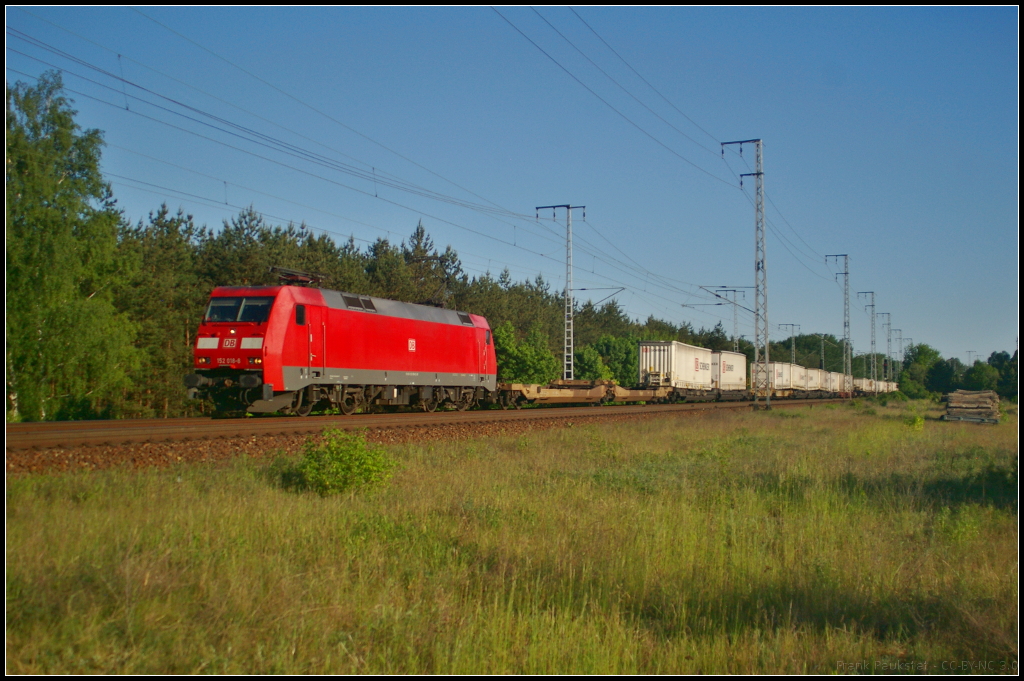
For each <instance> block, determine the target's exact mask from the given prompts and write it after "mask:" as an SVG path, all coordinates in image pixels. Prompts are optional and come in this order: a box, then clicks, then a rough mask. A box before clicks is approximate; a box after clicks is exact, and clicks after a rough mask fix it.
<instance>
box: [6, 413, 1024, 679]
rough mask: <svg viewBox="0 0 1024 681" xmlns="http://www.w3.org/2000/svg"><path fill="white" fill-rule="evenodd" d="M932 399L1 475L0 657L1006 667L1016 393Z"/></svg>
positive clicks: (39, 662)
mask: <svg viewBox="0 0 1024 681" xmlns="http://www.w3.org/2000/svg"><path fill="white" fill-rule="evenodd" d="M927 409H928V406H927V404H926V403H906V402H902V403H892V402H890V404H889V406H882V405H880V404H873V403H869V402H864V403H857V404H854V405H843V406H830V407H816V408H813V409H810V408H806V407H805V408H800V409H786V410H783V409H778V410H775V411H772V412H761V413H748V412H742V413H739V412H737V413H709V414H708V415H706V416H696V417H695V416H689V417H685V418H678V417H675V418H671V417H667V418H663V419H649V420H644V421H640V422H636V423H628V424H624V423H615V424H605V425H588V426H580V427H572V428H565V429H560V430H549V431H538V432H534V433H533V434H531V435H528V436H523V437H519V438H507V439H491V440H470V441H462V442H452V443H439V442H433V443H423V444H418V445H416V444H414V445H404V446H398V447H391V448H388V453H389V454H390V455H391V456H392V457H393V458H394V459H396V460H397V461H398V462H399V468H398V469H397V470H396V472H395V474H394V477H393V478H392V480H391V482H390V483H389V484H388V485H387V486H386V487H384V488H382V489H380V490H378V491H371V492H364V493H357V494H343V495H338V496H329V497H320V496H317V495H315V494H312V493H309V492H295V491H291V490H289V489H284V488H282V487H280V485H278V484H275V478H274V477H273V476H272V475H271V474H270V473H269V472H268V471H270V464H269V461H268V460H238V461H236V462H233V463H231V464H229V465H226V466H225V465H193V466H188V467H182V468H179V469H177V470H145V471H108V472H99V473H85V474H75V475H61V476H34V477H22V478H15V479H9V480H8V481H7V672H8V673H16V674H24V673H97V672H99V673H174V672H180V673H196V672H198V673H319V672H329V673H391V672H397V673H467V674H468V673H587V674H590V673H663V674H670V673H671V674H674V673H695V672H705V673H712V672H720V673H721V672H729V673H767V672H783V673H794V672H796V673H800V672H826V673H828V672H844V671H869V672H870V671H876V672H877V671H911V672H920V671H927V672H939V673H942V672H948V671H955V672H964V671H975V672H977V671H983V672H992V671H996V672H999V671H1006V672H1016V671H1017V636H1018V629H1017V617H1018V611H1017V598H1018V590H1017V579H1018V553H1017V538H1018V525H1017V417H1016V407H1013V408H1012V409H1013V412H1012V414H1011V415H1010V416H1009V417H1008V418H1007V419H1006V420H1005V422H1004V423H1001V424H999V425H998V426H983V425H971V424H957V423H944V422H939V421H936V420H934V416H935V414H936V413H938V412H931V413H929V412H927ZM922 416H925V417H927V418H925V419H923V420H922V419H921V418H920V417H922Z"/></svg>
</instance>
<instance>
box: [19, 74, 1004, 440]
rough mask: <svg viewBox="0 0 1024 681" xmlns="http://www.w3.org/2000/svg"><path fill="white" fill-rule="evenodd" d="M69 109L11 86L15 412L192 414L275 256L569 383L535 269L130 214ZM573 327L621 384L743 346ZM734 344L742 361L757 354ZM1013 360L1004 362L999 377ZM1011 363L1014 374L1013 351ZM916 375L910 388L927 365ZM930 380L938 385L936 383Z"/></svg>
mask: <svg viewBox="0 0 1024 681" xmlns="http://www.w3.org/2000/svg"><path fill="white" fill-rule="evenodd" d="M74 117H75V111H74V110H73V109H72V108H71V103H70V102H69V101H68V99H67V98H66V97H65V96H64V95H63V92H62V84H61V79H60V76H59V74H54V73H51V74H46V75H44V76H43V77H41V78H40V79H39V81H38V83H37V84H36V85H35V86H28V85H25V84H23V83H17V84H15V85H14V86H13V87H8V88H7V151H6V153H7V157H6V158H7V164H6V167H7V213H6V220H7V223H6V224H7V239H6V259H7V260H6V265H7V270H6V273H7V288H6V303H7V308H6V309H7V311H6V315H5V321H6V325H5V333H6V338H5V339H6V355H5V362H6V365H5V370H6V372H5V373H6V377H5V380H6V389H7V390H6V394H7V418H8V420H9V421H11V420H62V419H81V418H118V417H136V418H138V417H172V416H183V415H191V414H195V413H197V412H198V410H200V409H201V408H202V406H201V405H199V404H197V403H195V402H190V401H189V400H187V399H186V397H185V391H184V389H183V387H182V377H183V376H184V374H186V373H188V372H189V371H190V370H191V367H192V359H191V358H192V346H193V344H194V341H195V334H196V331H197V327H198V324H199V321H200V319H201V317H202V315H203V311H204V308H205V305H206V302H207V299H208V297H209V294H210V291H211V290H212V289H213V288H214V287H216V286H222V285H273V284H277V283H278V280H277V277H276V276H275V275H273V274H271V273H270V268H271V267H272V266H280V267H288V268H293V269H298V270H303V271H306V272H314V273H317V274H318V275H321V276H322V277H323V279H322V283H321V285H322V286H323V287H325V288H331V289H335V290H341V291H347V292H352V293H359V294H364V295H372V296H379V297H383V298H390V299H394V300H400V301H405V302H414V303H422V304H428V305H436V306H441V307H446V308H453V309H459V310H465V311H470V312H473V313H476V314H480V315H483V316H484V317H486V318H487V319H488V320H489V321H490V323H491V325H492V328H493V329H494V339H495V346H496V351H497V352H498V364H499V379H500V380H504V381H523V382H530V383H544V382H547V381H550V380H553V379H555V378H558V377H559V376H560V375H561V372H562V360H561V357H562V351H563V348H562V344H563V316H564V299H563V294H562V292H561V291H558V290H552V289H551V286H550V284H549V283H548V282H547V281H545V280H544V279H543V277H541V276H537V277H536V278H535V279H533V280H524V281H514V280H513V278H512V277H511V275H510V274H509V272H508V271H507V270H505V271H503V272H501V273H499V274H498V275H497V276H496V277H495V276H492V275H491V274H490V273H487V274H484V275H480V276H472V277H471V276H469V275H468V274H467V273H465V272H464V271H463V269H462V265H461V263H460V260H459V257H458V254H457V253H456V251H455V250H453V249H452V247H451V246H448V247H446V248H444V249H443V250H442V249H439V248H437V247H436V246H435V245H434V243H433V241H432V239H431V238H430V236H429V234H428V233H427V231H426V229H425V228H424V227H423V225H422V223H420V224H418V225H416V226H415V227H414V228H413V229H412V231H411V233H410V235H409V237H408V239H406V240H403V241H401V242H400V243H393V242H392V241H390V240H388V239H377V240H376V241H374V242H373V243H371V244H369V245H367V246H366V247H359V246H357V245H356V243H355V240H354V239H352V238H350V239H349V240H348V241H346V242H344V243H341V244H339V243H337V242H335V241H334V240H333V239H331V238H330V237H328V236H327V235H325V234H319V235H317V234H314V233H313V232H312V230H310V229H308V228H307V227H306V226H305V225H304V224H299V225H294V224H288V225H273V224H269V223H268V222H267V221H266V220H265V219H264V218H263V217H262V216H261V214H260V213H259V212H258V211H256V210H255V209H254V208H248V209H245V210H242V211H240V212H239V213H238V214H237V215H235V216H233V217H232V218H230V219H228V220H225V221H224V223H223V225H220V226H219V227H218V228H216V229H214V228H211V227H208V226H205V225H197V224H196V223H195V221H194V220H193V218H192V216H191V215H188V214H187V213H185V212H183V211H182V210H180V209H179V210H178V211H172V210H170V209H169V208H168V207H167V206H166V205H162V206H160V207H158V208H157V209H156V210H154V211H153V212H152V213H150V215H148V216H147V217H146V218H145V219H142V220H139V221H138V222H136V223H134V224H132V223H129V222H128V221H127V219H126V218H125V216H124V215H123V213H122V212H121V211H120V210H119V209H118V207H117V204H116V200H115V198H114V196H113V194H112V192H111V189H110V186H109V185H108V184H107V183H106V182H104V180H103V177H102V174H101V172H100V159H101V151H102V146H103V138H102V134H101V132H100V131H98V130H82V129H81V128H80V127H79V126H78V125H77V124H76V123H75V118H74ZM574 328H575V339H576V352H575V357H574V359H575V366H576V376H577V377H578V378H585V379H593V378H608V379H613V380H617V381H619V382H620V383H621V384H625V385H632V384H633V383H635V382H636V380H637V376H638V366H637V351H636V344H637V342H638V341H640V340H678V341H681V342H684V343H689V344H692V345H699V346H702V347H707V348H710V349H712V350H731V349H732V348H733V341H732V339H730V338H729V337H728V335H727V334H726V332H725V330H724V329H723V327H722V325H721V324H717V325H716V326H714V327H712V328H710V329H707V328H700V329H697V328H694V327H693V326H691V325H690V324H687V323H685V322H684V323H681V324H674V323H671V322H667V321H665V320H661V319H657V318H655V317H653V316H651V317H649V318H648V319H646V320H643V321H641V320H633V319H630V318H629V316H628V315H627V314H626V313H625V311H624V310H623V309H622V307H621V306H620V305H619V304H618V303H617V302H615V301H610V302H606V303H603V304H599V305H598V304H594V303H592V302H590V301H587V302H584V303H581V304H578V305H577V307H576V309H575V316H574ZM825 340H826V343H825V346H826V350H825V352H824V355H822V353H821V350H820V348H821V344H820V336H816V335H815V336H806V335H805V336H800V337H798V338H797V339H796V344H797V350H798V356H799V357H798V361H801V363H805V364H807V365H808V366H817V364H816V362H824V363H825V365H826V366H827V367H828V368H829V370H832V371H837V370H841V368H842V358H841V357H842V355H841V349H840V348H839V345H840V343H839V342H838V341H837V340H836V339H835V338H834V337H832V336H830V335H826V336H825ZM739 343H740V351H741V352H743V353H744V354H746V355H747V358H748V361H750V360H751V359H752V358H753V346H752V345H751V344H750V343H749V342H748V341H746V340H745V339H741V340H740V341H739ZM815 343H817V345H814V344H815ZM812 346H813V347H812ZM919 347H920V346H919ZM924 347H927V346H924ZM771 353H772V356H773V359H781V360H782V361H788V357H789V352H788V345H787V344H775V343H773V344H772V348H771ZM1003 354H1005V353H1003ZM915 357H916V356H915ZM922 357H923V356H922ZM929 357H930V355H929ZM921 361H923V359H922V360H921ZM808 362H811V363H808ZM1007 362H1010V360H1007ZM1007 362H1004V363H1003V364H1001V365H999V367H996V370H997V371H1000V372H1004V373H1005V372H1006V371H1007V369H1005V366H1007ZM910 364H913V363H910ZM990 364H991V362H990ZM1012 365H1013V367H1014V369H1013V371H1014V372H1015V371H1016V368H1015V367H1016V354H1015V355H1014V357H1013V358H1012ZM837 366H838V368H836V367H837ZM991 366H995V365H991ZM1000 367H1003V368H1000ZM932 368H933V365H929V366H928V371H931V370H932ZM971 370H973V368H971V369H970V370H968V371H963V372H961V374H955V372H954V374H955V375H957V376H961V375H962V377H966V376H968V375H969V374H970V371H971ZM915 371H916V370H915ZM936 371H937V370H936ZM911 373H913V378H911V380H912V381H918V374H919V373H920V372H917V373H914V372H911ZM926 373H927V372H926ZM927 375H930V374H927ZM937 375H938V374H936V376H937ZM970 375H972V376H973V374H970ZM1000 376H1003V374H1002V373H1000ZM1015 376H1016V374H1015V373H1014V379H1013V384H1014V387H1015V385H1016V378H1015ZM936 380H938V379H936ZM957 380H961V379H957ZM972 380H973V379H972ZM998 380H999V381H1002V380H1003V379H1002V378H1000V379H998ZM1004 382H1005V381H1004ZM914 385H917V384H916V383H915V384H914ZM920 385H921V386H923V387H924V389H925V390H931V389H932V387H933V386H934V385H938V383H936V382H934V381H933V382H928V380H927V377H926V379H925V380H924V381H923V382H920ZM1001 385H1002V384H1001ZM1014 394H1015V393H1014Z"/></svg>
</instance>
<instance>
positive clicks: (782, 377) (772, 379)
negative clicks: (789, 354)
mask: <svg viewBox="0 0 1024 681" xmlns="http://www.w3.org/2000/svg"><path fill="white" fill-rule="evenodd" d="M768 385H769V387H771V388H772V389H774V390H792V389H793V365H792V364H789V363H787V362H768Z"/></svg>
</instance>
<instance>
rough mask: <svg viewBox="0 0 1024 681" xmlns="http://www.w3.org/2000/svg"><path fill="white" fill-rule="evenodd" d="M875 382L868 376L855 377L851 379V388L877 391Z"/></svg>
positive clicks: (870, 391) (861, 390)
mask: <svg viewBox="0 0 1024 681" xmlns="http://www.w3.org/2000/svg"><path fill="white" fill-rule="evenodd" d="M877 387H878V386H877V382H876V381H872V380H871V379H870V378H855V379H853V389H854V390H856V391H858V392H862V393H873V392H877Z"/></svg>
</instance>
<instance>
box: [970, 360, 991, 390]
mask: <svg viewBox="0 0 1024 681" xmlns="http://www.w3.org/2000/svg"><path fill="white" fill-rule="evenodd" d="M998 386H999V370H998V369H996V368H995V367H994V366H992V365H991V364H985V363H983V362H981V361H980V360H979V361H975V362H974V366H972V367H971V368H970V369H968V370H967V371H966V372H965V373H964V379H963V387H964V389H966V390H995V389H996V388H997V387H998Z"/></svg>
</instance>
